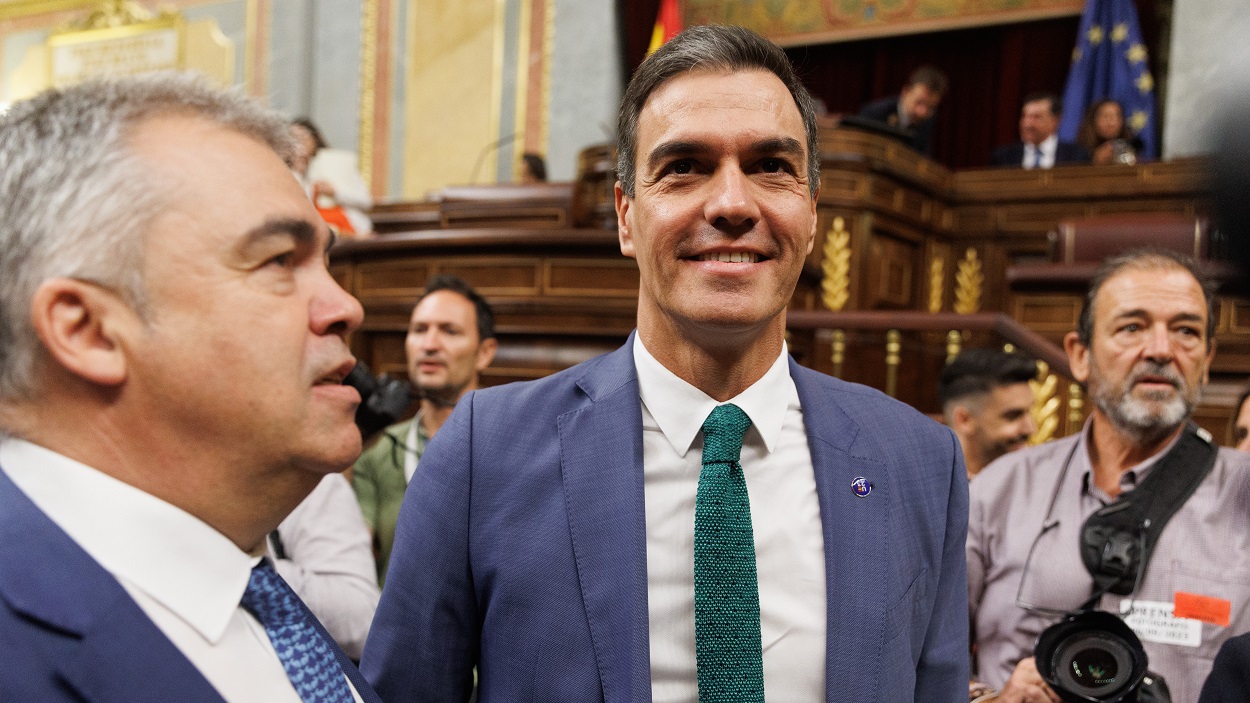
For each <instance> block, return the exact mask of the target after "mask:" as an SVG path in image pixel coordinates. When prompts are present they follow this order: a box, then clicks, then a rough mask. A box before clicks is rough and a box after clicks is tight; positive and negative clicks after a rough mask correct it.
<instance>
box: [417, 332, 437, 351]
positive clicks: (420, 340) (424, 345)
mask: <svg viewBox="0 0 1250 703" xmlns="http://www.w3.org/2000/svg"><path fill="white" fill-rule="evenodd" d="M442 346H443V337H442V335H441V334H439V331H438V327H437V326H436V325H430V326H429V327H428V328H427V329H426V330H425V331H424V332H421V333H419V334H418V336H417V348H419V349H420V350H421V351H424V352H434V351H438V350H439V349H441V348H442Z"/></svg>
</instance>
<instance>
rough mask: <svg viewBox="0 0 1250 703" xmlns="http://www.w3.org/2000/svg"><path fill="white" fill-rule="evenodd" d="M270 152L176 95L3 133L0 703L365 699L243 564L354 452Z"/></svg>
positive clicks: (127, 100)
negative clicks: (24, 702)
mask: <svg viewBox="0 0 1250 703" xmlns="http://www.w3.org/2000/svg"><path fill="white" fill-rule="evenodd" d="M289 150H290V144H289V136H288V133H287V130H286V126H285V124H284V122H283V120H282V119H281V118H280V117H278V116H277V115H275V114H272V113H269V112H267V111H265V110H263V109H261V108H260V107H258V106H256V105H254V104H252V103H251V102H249V101H247V100H246V99H245V98H242V97H240V96H237V95H230V94H225V93H222V92H219V91H218V90H216V89H214V88H211V87H209V86H208V85H207V84H206V82H205V81H203V80H202V79H195V78H191V77H188V76H182V75H177V74H156V75H150V76H146V77H143V78H132V79H121V80H117V81H92V82H88V83H85V84H82V85H79V86H76V87H72V88H67V89H64V90H53V91H49V92H46V93H44V94H42V95H40V96H38V97H36V98H33V99H31V100H29V101H26V102H22V103H17V104H15V105H14V106H13V107H12V108H11V109H10V110H9V111H8V112H7V113H6V114H5V116H4V117H3V118H2V119H0V174H2V175H0V286H2V289H0V300H2V301H3V303H2V304H3V314H0V428H3V434H4V435H5V436H4V438H3V440H2V441H0V534H2V535H4V537H3V539H0V657H3V658H4V660H5V661H6V662H8V664H7V665H6V666H5V667H3V670H2V673H0V698H3V699H5V700H31V701H34V700H38V701H61V700H66V701H69V700H74V701H81V700H92V701H171V700H178V701H221V700H223V699H224V700H226V701H265V702H270V701H291V702H297V701H301V700H303V701H312V700H318V701H340V702H347V701H352V700H353V699H355V700H361V699H362V698H363V699H364V700H376V696H375V695H374V694H373V693H372V691H371V690H370V689H369V687H368V685H367V684H365V683H364V680H363V679H362V678H360V676H359V674H358V673H357V672H356V671H355V668H354V666H353V665H352V664H351V662H350V661H349V660H348V659H347V658H346V656H344V655H343V653H342V652H341V651H340V650H339V649H338V648H337V647H336V646H335V645H334V644H333V642H332V641H330V640H329V636H328V635H327V634H326V633H325V631H324V630H323V629H322V628H321V627H320V625H318V624H317V623H316V621H315V619H313V618H312V615H311V614H310V613H309V612H308V611H307V610H306V609H305V608H304V607H303V605H302V604H301V603H300V602H299V599H298V598H296V597H295V596H294V594H293V593H292V592H291V591H290V589H289V587H288V586H287V585H286V584H285V582H283V581H282V579H281V578H279V577H278V576H277V574H276V573H275V571H274V568H273V566H272V565H271V564H270V562H269V561H268V560H267V559H262V558H261V555H263V554H264V552H265V547H266V543H265V538H266V536H267V535H268V534H269V532H270V531H271V530H273V529H274V528H275V527H276V526H277V525H278V523H279V522H280V521H281V520H282V518H283V517H284V516H285V515H286V514H287V513H288V512H290V511H291V509H292V508H294V507H295V506H296V505H297V504H298V503H299V502H300V501H301V500H302V499H303V498H304V497H305V496H306V495H308V493H309V492H310V491H312V489H313V488H314V487H315V486H316V485H317V484H318V482H319V481H321V479H322V477H323V476H325V475H327V474H329V473H332V472H335V471H340V470H342V469H343V468H344V467H346V466H348V465H349V464H351V462H352V461H353V460H354V459H355V458H356V456H357V455H358V454H359V452H360V434H359V432H358V431H357V430H356V427H355V423H354V420H353V417H354V413H355V410H356V406H357V405H358V404H359V402H360V396H359V395H358V394H357V393H356V391H355V390H354V389H352V388H350V387H348V386H344V385H341V382H342V380H343V378H344V376H345V375H346V374H347V373H348V372H349V371H350V370H351V368H352V366H353V365H354V363H355V360H354V359H353V358H352V356H351V354H350V353H349V352H348V349H347V344H346V342H345V337H346V336H347V334H348V333H349V332H351V331H352V330H353V329H355V328H356V327H357V326H358V325H359V324H360V320H361V308H360V305H359V303H357V302H356V300H355V299H354V298H352V297H351V296H350V295H348V294H347V293H346V292H345V291H344V290H343V289H342V288H340V287H339V286H338V285H337V284H336V283H335V282H334V279H333V278H331V277H330V274H329V272H328V270H327V269H326V257H325V252H326V249H327V248H328V247H329V245H330V242H331V237H330V234H329V232H328V231H327V230H326V227H325V224H324V223H323V222H321V220H320V218H319V217H318V216H317V212H316V210H314V209H313V208H312V205H311V204H310V203H309V202H308V199H307V197H305V196H304V194H303V192H302V191H301V190H300V188H299V186H298V184H297V183H296V182H295V180H294V179H293V178H291V174H290V171H289V170H288V169H287V167H286V164H285V163H284V161H283V157H284V156H285V155H287V154H288V153H289Z"/></svg>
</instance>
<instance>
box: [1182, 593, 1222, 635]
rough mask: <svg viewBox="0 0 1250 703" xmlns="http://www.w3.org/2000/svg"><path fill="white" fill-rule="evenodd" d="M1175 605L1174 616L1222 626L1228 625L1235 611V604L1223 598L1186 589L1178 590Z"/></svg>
mask: <svg viewBox="0 0 1250 703" xmlns="http://www.w3.org/2000/svg"><path fill="white" fill-rule="evenodd" d="M1174 606H1175V607H1174V608H1173V610H1172V616H1173V617H1177V618H1191V619H1194V620H1201V621H1202V622H1205V623H1210V624H1212V625H1219V626H1220V627H1228V622H1229V618H1230V617H1231V616H1232V612H1233V604H1232V603H1230V602H1229V601H1227V600H1225V599H1223V598H1215V597H1213V596H1200V595H1198V594H1196V593H1185V592H1184V591H1177V592H1176V596H1175V601H1174Z"/></svg>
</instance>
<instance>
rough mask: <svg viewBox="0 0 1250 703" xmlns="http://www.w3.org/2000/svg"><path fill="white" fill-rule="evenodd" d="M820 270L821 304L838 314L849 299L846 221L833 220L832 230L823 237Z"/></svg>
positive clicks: (849, 263)
mask: <svg viewBox="0 0 1250 703" xmlns="http://www.w3.org/2000/svg"><path fill="white" fill-rule="evenodd" d="M821 270H822V271H823V272H824V280H822V281H821V283H820V290H821V302H823V303H824V304H825V307H826V308H828V309H830V310H833V311H834V312H838V311H840V310H841V309H842V308H843V307H845V306H846V303H847V301H848V300H850V298H851V233H850V232H848V231H846V221H845V220H843V219H842V218H841V217H835V218H833V228H832V229H830V230H829V232H828V234H826V235H825V247H824V261H823V262H822V263H821Z"/></svg>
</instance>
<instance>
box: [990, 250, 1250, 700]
mask: <svg viewBox="0 0 1250 703" xmlns="http://www.w3.org/2000/svg"><path fill="white" fill-rule="evenodd" d="M1212 298H1213V289H1212V287H1211V285H1210V284H1209V283H1207V282H1206V281H1205V280H1204V279H1203V277H1202V275H1201V274H1200V273H1199V272H1198V271H1197V269H1195V267H1194V265H1193V264H1192V263H1191V262H1189V261H1188V260H1186V259H1184V258H1182V257H1180V256H1178V255H1175V254H1172V253H1170V252H1165V251H1156V250H1148V251H1147V250H1142V251H1136V252H1130V253H1128V254H1124V255H1121V256H1119V257H1116V258H1114V259H1111V260H1109V261H1108V262H1106V264H1104V266H1103V268H1102V269H1101V270H1100V271H1099V273H1098V274H1097V275H1096V276H1095V278H1094V280H1093V282H1092V283H1091V286H1090V291H1089V295H1088V296H1087V298H1086V300H1085V306H1084V308H1083V310H1082V312H1081V317H1080V322H1079V328H1078V330H1077V331H1076V332H1071V333H1069V334H1068V335H1067V337H1066V338H1065V339H1064V347H1065V349H1066V351H1067V353H1068V359H1069V362H1070V364H1071V367H1072V374H1073V376H1074V377H1075V378H1076V379H1077V380H1078V381H1080V382H1082V383H1084V384H1085V385H1086V387H1087V391H1088V395H1089V398H1090V400H1091V401H1092V402H1091V405H1092V406H1093V407H1092V410H1091V413H1090V418H1089V420H1088V422H1087V423H1086V425H1085V428H1084V430H1083V431H1082V432H1080V433H1079V434H1077V435H1075V436H1072V437H1068V438H1065V439H1061V440H1058V441H1055V442H1049V443H1047V444H1043V445H1041V446H1038V447H1033V448H1029V449H1025V450H1021V451H1019V452H1013V453H1011V454H1008V455H1006V456H1004V457H1002V458H1001V459H999V460H998V461H996V462H994V463H992V464H991V465H990V466H988V467H987V468H986V469H985V470H984V471H982V472H981V474H980V475H979V476H978V478H977V480H976V481H975V482H973V483H972V486H971V507H970V515H969V532H968V543H967V550H968V588H969V591H968V593H969V600H970V611H971V616H972V626H973V637H974V639H975V643H976V663H977V665H978V668H977V677H978V679H979V680H980V681H981V682H984V683H985V684H988V685H989V686H991V687H994V688H1001V693H1000V695H999V697H998V699H997V700H998V701H1000V702H1003V703H1006V702H1013V703H1014V702H1017V701H1055V702H1056V703H1057V702H1058V701H1059V697H1058V696H1057V695H1056V694H1055V692H1054V691H1053V690H1051V688H1050V687H1049V686H1048V685H1047V684H1046V683H1045V682H1044V681H1043V679H1042V677H1041V676H1040V675H1039V673H1038V664H1037V663H1035V661H1034V659H1033V648H1034V643H1035V642H1036V641H1037V637H1038V634H1039V633H1041V632H1042V630H1043V629H1045V628H1046V627H1047V626H1048V625H1050V624H1051V623H1052V622H1055V621H1056V620H1057V619H1058V618H1057V616H1056V615H1054V613H1057V612H1062V611H1071V610H1076V609H1077V608H1079V607H1081V606H1082V605H1083V604H1086V605H1087V606H1089V607H1096V608H1098V609H1101V610H1105V611H1109V612H1112V613H1115V614H1118V615H1121V616H1122V617H1124V619H1125V620H1126V622H1127V623H1128V624H1129V626H1130V627H1132V628H1133V629H1134V630H1135V631H1136V632H1137V634H1138V636H1139V637H1140V638H1141V639H1142V640H1143V644H1144V647H1145V650H1146V653H1147V655H1148V657H1149V667H1150V670H1151V671H1153V672H1155V673H1157V674H1160V675H1162V677H1163V678H1164V679H1165V680H1166V682H1167V684H1168V686H1169V687H1170V689H1171V693H1172V699H1173V700H1176V701H1193V700H1196V699H1197V698H1198V693H1199V690H1200V689H1201V686H1202V682H1203V679H1204V678H1205V677H1206V675H1207V673H1208V672H1209V671H1210V670H1211V661H1212V658H1213V657H1214V656H1215V653H1216V651H1217V650H1218V649H1219V647H1220V645H1221V644H1222V643H1223V642H1224V641H1225V640H1226V639H1228V638H1229V637H1230V636H1232V635H1235V634H1239V633H1242V632H1246V631H1247V630H1250V559H1247V557H1248V556H1250V529H1248V528H1247V524H1246V519H1245V516H1246V514H1247V513H1248V512H1250V460H1248V459H1247V456H1246V455H1245V454H1243V453H1240V452H1237V451H1234V450H1232V449H1228V448H1216V447H1215V446H1214V444H1213V442H1212V439H1211V435H1210V433H1208V432H1206V431H1205V430H1202V429H1199V428H1198V427H1197V426H1195V425H1194V424H1192V423H1191V422H1189V420H1190V417H1191V415H1192V414H1193V411H1194V406H1195V405H1196V404H1197V402H1198V396H1199V392H1200V389H1201V386H1202V385H1203V384H1205V383H1206V381H1207V372H1208V369H1209V368H1210V364H1211V358H1212V356H1213V355H1214V353H1215V342H1214V340H1213V339H1212V335H1213V333H1214V330H1215V321H1214V319H1213V317H1212V304H1211V303H1212ZM1204 471H1205V473H1202V472H1204ZM1159 472H1167V473H1159ZM1152 475H1154V476H1159V477H1162V476H1167V477H1168V481H1160V480H1159V479H1158V478H1156V480H1154V481H1149V479H1150V478H1151V476H1152ZM1189 477H1192V483H1190V484H1188V485H1190V486H1191V489H1192V492H1191V493H1190V494H1189V495H1188V497H1179V498H1178V500H1183V502H1182V503H1180V504H1179V508H1178V509H1177V510H1176V512H1175V513H1174V514H1173V515H1172V516H1171V517H1170V518H1167V517H1165V518H1163V525H1164V527H1163V529H1162V531H1161V532H1158V533H1156V534H1155V536H1154V537H1153V538H1151V539H1149V540H1147V535H1148V529H1146V528H1141V529H1140V530H1139V532H1140V534H1141V540H1142V541H1143V542H1144V543H1149V544H1150V548H1148V549H1146V550H1143V551H1142V553H1144V554H1145V556H1144V557H1140V556H1139V558H1135V559H1131V560H1129V564H1130V565H1129V566H1126V567H1124V569H1123V573H1120V574H1116V575H1114V576H1113V577H1112V579H1111V581H1110V582H1108V581H1107V580H1105V579H1104V578H1103V577H1102V576H1099V575H1095V574H1101V573H1102V572H1100V571H1099V570H1098V568H1097V567H1092V566H1089V565H1088V564H1087V560H1086V559H1083V557H1082V550H1081V546H1082V541H1083V540H1082V538H1083V537H1088V535H1083V534H1082V532H1083V526H1084V525H1085V523H1086V521H1087V519H1090V517H1091V515H1093V514H1094V513H1096V512H1099V514H1100V515H1105V513H1102V512H1100V511H1101V509H1102V508H1104V507H1106V506H1110V505H1112V504H1115V505H1117V506H1118V507H1120V508H1123V507H1126V506H1125V505H1124V504H1125V503H1126V502H1127V501H1129V499H1134V498H1135V499H1138V500H1140V499H1144V498H1146V497H1154V496H1159V495H1163V494H1164V492H1165V491H1164V490H1160V489H1161V488H1162V486H1163V484H1166V483H1178V482H1181V481H1184V480H1189ZM1155 491H1158V492H1157V493H1156V492H1155ZM1134 534H1135V535H1136V534H1138V532H1137V531H1135V532H1134ZM1131 541H1132V542H1134V543H1136V542H1137V540H1136V539H1133V540H1131ZM1108 545H1110V542H1108ZM1117 584H1119V585H1117ZM1195 606H1197V607H1195ZM1043 665H1045V662H1043Z"/></svg>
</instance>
